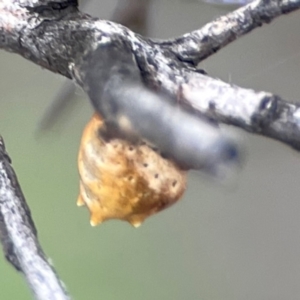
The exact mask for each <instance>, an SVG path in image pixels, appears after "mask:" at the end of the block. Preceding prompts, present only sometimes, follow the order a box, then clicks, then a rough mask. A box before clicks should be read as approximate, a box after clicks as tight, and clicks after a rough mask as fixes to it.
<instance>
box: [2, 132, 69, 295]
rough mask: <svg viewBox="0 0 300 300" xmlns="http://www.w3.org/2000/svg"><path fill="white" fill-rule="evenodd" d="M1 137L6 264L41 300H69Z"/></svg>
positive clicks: (3, 244) (3, 230)
mask: <svg viewBox="0 0 300 300" xmlns="http://www.w3.org/2000/svg"><path fill="white" fill-rule="evenodd" d="M10 163H11V161H10V159H9V157H8V155H7V153H6V150H5V146H4V142H3V139H2V138H1V137H0V237H1V243H2V246H3V249H4V253H5V256H6V258H7V260H8V261H9V262H10V263H11V264H12V265H13V266H14V267H15V268H16V269H17V270H18V271H20V272H21V273H22V274H23V275H24V277H25V278H26V280H27V282H28V284H29V286H30V288H31V290H32V292H33V294H34V296H35V298H36V299H38V300H67V299H70V298H69V296H68V294H67V292H66V290H65V288H64V285H63V283H62V282H61V280H60V279H59V278H58V276H57V274H56V272H55V270H54V268H53V267H52V266H51V264H50V263H49V259H48V258H47V257H46V255H45V254H44V252H43V250H42V248H41V246H40V244H39V242H38V239H37V232H36V228H35V226H34V223H33V220H32V218H31V214H30V210H29V208H28V206H27V203H26V201H25V198H24V196H23V193H22V191H21V188H20V186H19V183H18V180H17V177H16V174H15V172H14V170H13V169H12V167H11V164H10Z"/></svg>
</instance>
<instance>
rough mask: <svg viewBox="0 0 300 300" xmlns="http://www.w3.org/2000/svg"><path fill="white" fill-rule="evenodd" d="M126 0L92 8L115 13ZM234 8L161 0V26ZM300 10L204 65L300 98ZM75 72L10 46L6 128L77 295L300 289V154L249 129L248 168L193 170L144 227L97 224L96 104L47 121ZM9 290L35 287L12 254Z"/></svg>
mask: <svg viewBox="0 0 300 300" xmlns="http://www.w3.org/2000/svg"><path fill="white" fill-rule="evenodd" d="M115 4H116V2H115V1H109V0H106V1H104V0H103V1H94V3H91V4H90V5H89V6H88V7H87V8H86V10H87V11H88V12H90V13H91V14H93V15H97V16H101V17H104V18H108V17H109V16H110V15H111V13H112V11H113V9H114V6H115ZM228 10H229V8H228V7H227V8H224V7H220V6H219V7H218V6H212V5H208V4H204V3H201V2H199V1H192V0H191V1H184V0H160V1H158V0H156V1H153V5H152V6H151V36H153V37H159V38H167V37H173V36H176V35H180V34H183V33H185V32H187V31H190V30H193V29H197V28H200V27H201V26H202V25H204V24H205V23H206V22H208V21H210V20H212V19H214V18H216V17H217V16H219V15H221V14H224V13H226V12H227V11H228ZM299 28H300V13H299V12H296V13H293V14H292V15H289V16H283V17H281V18H279V19H278V20H276V21H275V22H273V23H272V24H271V25H269V26H265V27H263V28H261V29H258V30H256V31H255V32H254V33H252V34H250V35H248V36H246V37H244V38H242V39H240V40H239V41H237V42H235V43H233V44H232V45H230V46H228V47H227V48H226V49H224V50H222V51H221V52H220V53H218V54H216V55H214V56H213V57H211V58H209V59H208V60H206V61H204V62H203V63H202V64H201V66H202V67H203V68H204V69H205V70H206V71H207V72H208V73H209V74H210V75H212V76H215V77H219V78H221V79H223V80H225V81H229V82H232V83H235V84H237V85H241V86H244V87H249V88H253V89H256V90H266V91H271V92H274V93H277V94H279V95H281V96H283V97H284V98H285V99H291V100H295V101H297V100H298V99H299V92H300V84H299V82H300V35H299V32H300V31H299ZM63 81H64V80H63V78H61V77H60V76H59V75H55V74H51V73H50V72H49V71H46V70H43V69H41V68H40V67H38V66H35V65H33V64H32V63H30V62H27V61H26V60H25V59H23V58H21V57H19V56H17V55H14V54H9V53H6V52H4V51H1V52H0V99H1V100H0V133H1V134H2V135H3V137H4V139H5V142H6V147H7V150H8V152H9V154H10V156H11V158H12V160H13V166H14V168H15V171H16V172H17V175H18V178H19V181H20V183H21V186H22V188H23V192H24V194H25V196H26V199H27V201H28V204H29V206H30V208H31V210H32V214H33V218H34V220H35V224H36V226H37V228H38V232H39V239H40V242H41V244H42V246H43V248H44V250H45V252H46V253H47V255H48V256H49V257H50V258H51V260H52V261H53V264H54V266H55V268H56V270H57V271H58V273H59V275H60V276H61V278H62V279H63V281H64V282H65V284H66V285H67V288H68V291H69V292H70V294H71V296H72V297H73V299H77V300H79V299H84V300H95V299H105V300H118V299H130V300H142V299H143V300H150V299H151V300H152V299H161V300H171V299H172V300H183V299H187V300H197V299H201V300H227V299H228V300H248V299H249V300H250V299H251V300H253V299H256V300H260V299H261V300H263V299H264V300H265V299H272V300H276V299H278V300H280V299H299V297H300V284H299V282H300V261H299V253H300V230H299V227H300V221H299V215H300V201H299V193H300V185H299V183H298V181H299V180H298V178H299V177H300V154H299V153H296V152H294V151H292V150H290V149H289V148H287V147H285V146H283V145H282V144H280V143H277V142H274V141H271V140H268V139H265V138H260V137H254V136H252V135H250V134H246V133H244V132H239V131H238V132H239V133H240V134H241V135H242V137H243V140H244V143H245V145H246V149H247V157H246V162H245V165H244V166H243V168H242V170H241V172H240V173H239V174H238V176H237V178H235V179H234V180H232V181H231V182H230V183H227V184H224V185H220V184H218V183H216V182H212V181H210V180H209V179H208V178H206V177H204V176H202V175H201V174H191V175H190V177H189V183H188V190H187V192H186V194H185V196H184V198H183V199H182V201H180V202H179V203H178V204H177V205H175V206H173V207H172V208H170V209H168V210H166V211H164V212H162V213H160V214H158V215H156V216H154V217H152V218H150V219H149V220H147V221H146V222H145V223H144V224H143V225H142V226H141V227H140V228H139V229H134V228H133V227H131V226H130V225H128V224H127V223H124V222H120V221H110V222H107V223H104V224H103V225H101V226H99V227H96V228H92V227H90V225H89V217H88V212H87V210H86V209H85V208H77V207H76V205H75V202H76V198H77V193H78V174H77V166H76V159H77V151H78V145H79V141H80V136H81V133H82V130H83V127H84V125H85V123H86V122H87V121H88V119H89V117H90V115H91V112H92V110H91V107H90V105H89V103H88V101H87V99H86V98H85V97H84V95H82V94H80V93H78V94H77V96H76V99H74V102H76V105H75V106H74V107H73V108H72V109H71V110H69V111H68V113H67V114H66V116H65V117H64V118H63V120H62V121H61V122H60V123H59V124H56V126H55V128H54V129H52V130H51V131H50V132H46V133H43V135H42V136H39V137H37V135H36V129H37V124H38V122H39V120H40V118H41V116H42V114H43V112H44V110H45V108H46V107H47V105H48V104H49V103H50V102H51V101H52V99H53V97H54V95H55V93H56V91H57V90H58V88H59V87H60V86H61V83H62V82H63ZM0 299H3V300H6V299H16V300H18V299H21V300H26V299H32V296H31V294H30V291H29V289H28V287H27V286H26V283H25V281H24V279H23V278H22V276H21V275H20V274H18V273H16V272H15V271H14V270H13V269H12V267H11V266H10V265H8V263H7V262H6V261H5V260H4V258H3V257H1V258H0Z"/></svg>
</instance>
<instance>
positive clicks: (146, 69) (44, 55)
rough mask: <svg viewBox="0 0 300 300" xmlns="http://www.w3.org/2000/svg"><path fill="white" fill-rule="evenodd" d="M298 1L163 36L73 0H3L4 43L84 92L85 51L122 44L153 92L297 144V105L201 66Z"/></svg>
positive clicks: (255, 5) (254, 6) (263, 5)
mask: <svg viewBox="0 0 300 300" xmlns="http://www.w3.org/2000/svg"><path fill="white" fill-rule="evenodd" d="M41 3H42V5H41ZM299 7H300V0H286V1H279V0H269V1H266V0H257V1H254V2H252V3H250V4H249V5H247V6H245V7H242V8H240V9H238V10H236V11H235V12H233V13H229V14H228V15H227V16H224V17H221V18H218V19H217V20H215V21H213V22H212V23H210V24H207V25H206V26H204V27H203V28H202V29H199V30H197V31H194V32H193V33H190V34H186V35H184V36H182V37H179V38H177V39H173V40H168V41H157V40H151V39H145V38H142V37H141V36H139V35H137V34H135V33H133V32H132V31H130V30H128V29H127V28H125V27H123V26H121V25H118V24H115V23H113V22H109V21H104V20H99V19H96V18H92V17H90V16H88V15H86V14H82V13H80V12H79V11H78V10H77V8H76V5H75V3H74V1H67V0H60V1H58V0H57V1H55V2H53V1H49V0H43V1H41V2H37V1H33V0H22V1H21V0H15V1H13V2H11V1H8V0H0V47H1V48H3V49H6V50H8V51H13V52H16V53H19V54H20V55H22V56H24V57H25V58H27V59H29V60H31V61H33V62H35V63H37V64H39V65H41V66H42V67H44V68H47V69H49V70H51V71H53V72H57V73H60V74H62V75H64V76H66V77H68V78H73V79H76V80H77V83H78V84H79V85H81V86H82V87H83V88H84V89H85V91H86V92H89V91H88V90H87V89H88V87H89V85H90V84H89V83H88V82H83V81H82V78H80V76H76V74H77V75H78V74H81V70H82V66H83V65H84V64H85V63H86V61H85V60H86V59H87V58H89V59H91V58H92V57H93V53H95V51H96V50H97V49H99V48H103V49H104V48H105V49H106V48H107V47H112V48H113V47H117V48H118V49H119V53H120V56H122V55H121V54H122V52H124V51H125V52H126V51H130V53H131V55H132V57H133V58H134V62H135V64H136V70H138V72H139V75H140V77H141V79H142V81H143V83H144V84H145V85H146V86H147V87H148V88H150V89H151V90H152V91H160V92H164V93H166V94H168V96H169V97H171V99H173V101H174V102H176V103H179V105H183V106H188V107H192V108H193V109H194V110H196V111H197V112H198V113H199V114H200V115H202V116H203V115H205V116H207V117H209V118H210V119H211V118H213V119H215V120H216V121H217V122H223V123H227V124H231V125H235V126H238V127H241V128H243V129H245V130H247V131H250V132H253V133H257V134H261V135H264V136H267V137H272V138H274V139H276V140H279V141H282V142H284V143H286V144H288V145H290V146H292V147H293V148H295V149H297V150H299V149H300V139H299V136H300V131H299V123H298V119H299V118H298V115H299V111H298V106H297V105H295V104H293V103H289V102H287V101H284V100H283V99H282V98H280V97H278V96H275V95H272V94H270V93H266V92H255V91H253V90H250V89H243V88H240V87H237V86H233V85H229V84H227V83H224V82H222V81H220V80H217V79H214V78H211V77H209V76H207V75H205V74H201V73H199V70H197V69H196V68H195V64H197V63H198V62H199V61H200V60H202V59H203V58H205V57H207V56H208V55H210V54H212V53H213V52H215V51H217V50H219V49H220V48H221V47H224V46H225V45H227V44H228V43H229V42H231V41H233V40H234V39H236V38H238V37H239V36H241V35H244V34H246V33H248V32H249V31H251V30H253V29H254V28H256V27H258V26H260V25H262V24H265V23H268V22H270V21H271V20H273V19H274V18H276V17H278V16H279V15H281V14H285V13H289V12H292V11H295V10H297V9H299ZM115 63H116V65H118V63H119V61H118V59H117V60H116V62H115ZM130 63H131V62H130ZM99 72H100V70H99ZM97 101H100V98H99V99H98V100H97ZM94 105H95V104H94ZM160 117H161V116H159V115H158V116H157V118H160ZM149 130H151V129H149Z"/></svg>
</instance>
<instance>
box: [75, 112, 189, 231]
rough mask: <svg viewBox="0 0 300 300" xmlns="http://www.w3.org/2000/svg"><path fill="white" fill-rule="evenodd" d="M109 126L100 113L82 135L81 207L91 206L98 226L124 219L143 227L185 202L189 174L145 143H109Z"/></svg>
mask: <svg viewBox="0 0 300 300" xmlns="http://www.w3.org/2000/svg"><path fill="white" fill-rule="evenodd" d="M103 126H104V122H103V120H102V119H101V117H100V116H99V115H97V114H94V115H93V117H92V119H91V120H90V122H89V123H88V124H87V126H86V128H85V129H84V132H83V135H82V139H81V145H80V150H79V156H78V168H79V174H80V193H79V197H78V201H77V205H78V206H82V205H86V206H87V207H88V209H89V211H90V214H91V218H90V222H91V225H92V226H95V225H97V224H99V223H101V222H103V221H105V220H109V219H120V220H125V221H128V222H129V223H131V224H132V225H133V226H134V227H138V226H140V225H141V223H142V222H143V221H144V220H145V219H146V218H147V217H149V216H150V215H152V214H155V213H157V212H159V211H161V210H163V209H164V208H166V207H168V206H170V205H172V204H173V203H175V202H176V201H177V200H179V198H180V197H181V196H182V194H183V192H184V190H185V187H186V172H185V171H183V170H181V169H180V168H179V167H178V166H176V164H175V163H173V162H172V161H170V160H168V159H165V158H163V157H162V156H161V155H160V154H159V153H158V152H156V151H155V150H153V149H152V148H150V147H149V146H148V145H146V144H145V143H143V144H131V143H129V142H127V141H125V140H122V139H118V138H115V139H110V140H107V139H105V138H103V136H102V135H101V129H103Z"/></svg>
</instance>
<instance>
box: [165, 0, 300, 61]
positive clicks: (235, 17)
mask: <svg viewBox="0 0 300 300" xmlns="http://www.w3.org/2000/svg"><path fill="white" fill-rule="evenodd" d="M299 7H300V1H297V0H276V1H267V0H256V1H253V2H251V3H250V4H248V5H245V6H243V7H241V8H239V9H237V10H235V11H233V12H230V13H228V14H227V15H225V16H221V17H219V18H217V19H216V20H214V21H212V22H210V23H208V24H206V25H205V26H204V27H202V28H201V29H198V30H195V31H193V32H191V33H187V34H185V35H183V36H181V37H179V38H176V39H170V40H168V41H164V42H160V43H159V45H162V44H164V45H165V46H166V47H167V48H169V49H172V51H173V53H174V54H175V55H176V56H177V57H178V58H179V59H180V60H182V61H185V62H189V63H193V64H194V65H195V66H196V65H197V64H198V63H200V62H201V61H202V60H204V59H205V58H207V57H209V56H210V55H212V54H214V53H216V52H217V51H219V50H220V49H222V48H224V47H225V46H226V45H228V44H229V43H231V42H233V41H235V40H236V39H238V38H240V37H241V36H243V35H245V34H247V33H249V32H251V31H252V30H254V29H256V28H257V27H260V26H262V25H264V24H268V23H270V22H271V21H272V20H274V19H275V18H277V17H279V16H280V15H282V14H287V13H290V12H293V11H295V10H297V9H299Z"/></svg>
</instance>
